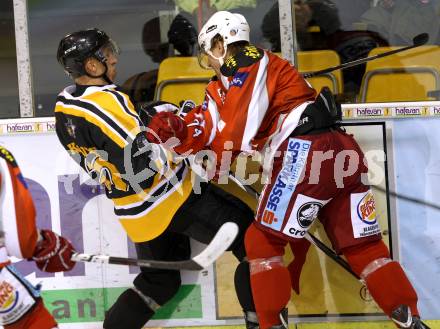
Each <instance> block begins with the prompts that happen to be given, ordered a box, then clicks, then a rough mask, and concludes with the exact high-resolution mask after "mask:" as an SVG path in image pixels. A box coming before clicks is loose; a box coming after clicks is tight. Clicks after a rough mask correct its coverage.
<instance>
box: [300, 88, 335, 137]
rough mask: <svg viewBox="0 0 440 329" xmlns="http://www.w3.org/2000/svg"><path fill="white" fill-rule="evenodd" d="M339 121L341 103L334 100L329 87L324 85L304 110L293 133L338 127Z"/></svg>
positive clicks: (301, 133)
mask: <svg viewBox="0 0 440 329" xmlns="http://www.w3.org/2000/svg"><path fill="white" fill-rule="evenodd" d="M341 121H342V109H341V104H339V103H338V102H336V100H335V97H334V96H333V94H332V92H331V91H330V89H329V88H328V87H324V88H322V89H321V92H320V93H319V95H318V96H317V97H316V100H315V101H314V102H313V103H311V104H309V105H308V106H307V107H306V109H305V110H304V112H303V114H302V116H301V119H300V121H299V123H298V127H297V128H296V129H295V131H294V134H295V135H303V134H306V133H308V132H310V131H313V130H320V129H324V128H330V127H338V126H340V124H341Z"/></svg>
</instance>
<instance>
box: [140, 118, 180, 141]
mask: <svg viewBox="0 0 440 329" xmlns="http://www.w3.org/2000/svg"><path fill="white" fill-rule="evenodd" d="M187 135H188V128H187V126H186V124H185V121H183V120H182V118H180V117H179V116H177V115H175V114H173V113H170V112H160V113H157V114H156V115H154V116H153V118H152V119H151V121H150V123H149V124H148V126H147V131H146V136H147V139H148V141H149V142H151V143H164V142H166V141H167V140H168V139H170V138H171V137H177V138H178V139H179V141H182V140H184V139H185V138H186V136H187Z"/></svg>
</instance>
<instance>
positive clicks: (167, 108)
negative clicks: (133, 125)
mask: <svg viewBox="0 0 440 329" xmlns="http://www.w3.org/2000/svg"><path fill="white" fill-rule="evenodd" d="M136 111H137V113H138V114H139V118H140V119H141V121H142V123H143V124H144V126H145V127H146V126H148V124H149V123H150V121H151V119H152V117H153V116H155V115H156V114H157V113H160V112H171V113H177V112H178V111H179V108H178V107H177V106H176V105H174V104H173V103H169V102H163V101H157V102H144V103H139V104H138V105H137V106H136Z"/></svg>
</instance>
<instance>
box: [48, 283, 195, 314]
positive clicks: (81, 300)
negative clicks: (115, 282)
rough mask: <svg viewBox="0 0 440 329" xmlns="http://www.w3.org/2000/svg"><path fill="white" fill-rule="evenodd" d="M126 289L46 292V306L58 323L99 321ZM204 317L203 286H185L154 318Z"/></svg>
mask: <svg viewBox="0 0 440 329" xmlns="http://www.w3.org/2000/svg"><path fill="white" fill-rule="evenodd" d="M125 289H127V288H92V289H65V290H46V291H43V292H42V295H43V299H44V303H45V304H46V306H47V308H48V309H49V310H50V312H51V313H52V315H53V316H54V317H55V319H56V320H57V321H58V322H59V323H78V322H98V321H103V320H104V310H107V309H108V308H109V307H110V306H111V305H112V304H113V303H114V302H115V301H116V298H117V297H118V296H119V295H120V294H121V293H122V292H123V291H124V290H125ZM197 318H202V295H201V287H200V285H182V286H181V287H180V290H179V292H178V293H177V294H176V296H174V298H173V299H172V300H170V301H169V302H168V303H167V304H165V305H164V306H163V307H161V309H160V310H159V311H158V312H156V314H155V316H154V317H153V319H156V320H160V319H197Z"/></svg>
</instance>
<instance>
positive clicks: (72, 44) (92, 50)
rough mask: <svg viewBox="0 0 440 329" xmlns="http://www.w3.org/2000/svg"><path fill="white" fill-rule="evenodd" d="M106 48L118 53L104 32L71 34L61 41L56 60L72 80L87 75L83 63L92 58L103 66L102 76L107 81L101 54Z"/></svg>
mask: <svg viewBox="0 0 440 329" xmlns="http://www.w3.org/2000/svg"><path fill="white" fill-rule="evenodd" d="M106 47H111V48H112V51H113V52H114V53H115V54H117V53H119V49H118V47H117V46H116V44H115V43H114V42H113V41H112V40H111V39H110V38H109V36H108V35H107V34H106V33H105V32H104V31H101V30H99V29H97V28H93V29H87V30H81V31H77V32H73V33H70V34H68V35H66V36H65V37H64V38H63V39H61V41H60V44H59V45H58V52H57V60H58V62H59V63H60V64H61V65H62V66H63V67H64V70H65V71H66V72H67V73H68V74H69V75H70V76H71V77H72V78H78V77H80V76H82V75H89V74H88V73H87V72H86V70H85V68H84V61H85V60H86V59H87V58H90V57H94V58H96V59H97V60H99V61H100V62H101V63H103V64H104V65H105V67H106V71H105V72H104V74H103V76H104V77H105V78H106V79H107V77H106V72H107V65H106V64H105V61H106V57H105V55H104V52H103V49H105V48H106ZM89 76H90V75H89ZM93 78H96V77H93Z"/></svg>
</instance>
